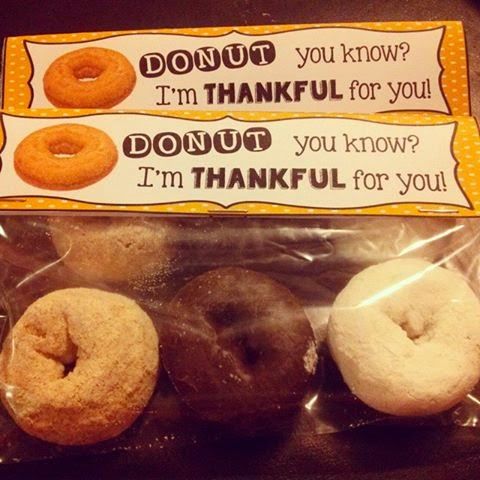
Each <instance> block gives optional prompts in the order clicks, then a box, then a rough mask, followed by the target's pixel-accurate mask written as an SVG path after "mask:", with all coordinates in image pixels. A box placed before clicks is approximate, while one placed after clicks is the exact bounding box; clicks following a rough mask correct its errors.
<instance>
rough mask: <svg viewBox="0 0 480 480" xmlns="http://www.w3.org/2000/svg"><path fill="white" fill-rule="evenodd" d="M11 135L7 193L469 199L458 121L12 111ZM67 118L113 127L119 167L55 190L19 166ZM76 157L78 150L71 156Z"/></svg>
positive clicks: (170, 198) (360, 202) (297, 201)
mask: <svg viewBox="0 0 480 480" xmlns="http://www.w3.org/2000/svg"><path fill="white" fill-rule="evenodd" d="M3 121H4V127H5V132H6V139H7V140H6V144H5V147H4V150H3V152H2V153H1V158H2V162H3V166H2V170H1V172H0V194H1V196H2V197H8V196H51V197H60V198H64V199H69V200H76V201H84V202H91V203H92V204H102V205H109V204H110V205H133V204H140V205H152V204H165V203H173V202H188V201H199V202H214V203H216V204H218V205H219V206H223V207H228V206H231V205H233V204H238V203H244V202H266V203H270V204H278V205H291V206H302V207H309V208H310V207H312V208H329V209H343V208H363V207H369V206H378V205H388V204H402V203H417V204H418V203H420V204H421V203H435V204H445V205H456V206H463V207H467V208H468V207H469V206H470V204H469V201H468V199H467V198H466V196H465V194H464V192H463V191H462V188H461V186H460V183H459V181H458V179H457V177H456V166H457V162H456V159H455V157H454V155H453V153H452V147H451V146H452V139H453V136H454V134H455V128H456V123H455V122H451V123H448V124H440V125H395V124H384V123H377V122H372V121H367V120H357V119H343V118H298V119H287V120H272V121H265V122H245V121H239V120H234V119H231V118H224V119H221V120H214V121H192V120H185V119H175V118H165V117H160V116H151V115H142V114H100V115H92V116H85V117H76V118H74V119H68V120H66V119H58V118H57V119H52V118H48V119H47V118H42V119H40V118H22V117H14V116H9V115H4V116H3ZM62 123H78V124H85V125H89V126H92V127H96V128H98V129H101V130H103V131H104V132H105V133H107V134H108V135H109V136H110V137H111V138H112V140H113V141H114V143H115V145H116V147H117V150H118V156H119V158H118V163H117V165H116V166H115V168H114V169H113V171H112V172H111V173H110V174H109V175H108V176H107V177H105V178H103V179H102V180H100V181H98V182H97V183H94V184H93V185H90V186H87V187H84V188H81V189H78V190H71V191H62V192H59V191H49V190H45V189H41V188H37V187H35V186H31V185H29V184H27V183H25V182H24V181H23V180H21V179H20V178H19V176H18V175H17V174H16V172H15V170H14V167H13V159H14V152H15V149H16V147H17V145H18V144H19V143H20V142H21V140H22V139H23V138H24V137H26V136H27V135H28V134H30V133H32V132H34V131H36V130H38V129H40V128H42V127H46V126H51V125H61V124H62ZM65 161H66V162H68V161H75V157H73V158H72V159H65Z"/></svg>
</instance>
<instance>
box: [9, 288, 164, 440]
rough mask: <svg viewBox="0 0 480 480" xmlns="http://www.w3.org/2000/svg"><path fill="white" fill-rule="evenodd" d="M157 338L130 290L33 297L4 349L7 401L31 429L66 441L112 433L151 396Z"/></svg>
mask: <svg viewBox="0 0 480 480" xmlns="http://www.w3.org/2000/svg"><path fill="white" fill-rule="evenodd" d="M158 358H159V357H158V338H157V334H156V331H155V328H154V326H153V324H152V321H151V320H150V318H149V317H148V315H147V314H146V313H145V312H144V311H143V310H142V309H141V308H140V307H139V306H138V305H137V304H136V303H135V302H134V301H133V300H130V299H128V298H126V297H124V296H121V295H118V294H114V293H109V292H103V291H100V290H94V289H86V288H72V289H65V290H57V291H55V292H53V293H50V294H48V295H46V296H44V297H42V298H40V299H39V300H37V301H36V302H34V303H33V304H32V305H31V306H30V307H29V308H28V309H27V310H26V311H25V313H24V314H23V316H22V317H21V318H20V319H19V320H18V322H17V323H16V324H15V326H14V327H13V329H12V330H11V332H10V334H9V336H8V337H7V339H6V341H5V343H4V345H3V350H2V352H1V353H0V382H1V383H2V387H3V388H2V391H1V396H2V401H3V403H4V405H5V407H6V408H7V410H8V411H9V413H10V415H11V416H12V418H13V419H14V420H15V422H16V423H17V424H18V426H19V427H20V428H22V429H23V430H24V431H25V432H27V433H28V434H30V435H32V436H34V437H37V438H40V439H42V440H45V441H48V442H52V443H57V444H60V445H83V444H91V443H96V442H100V441H102V440H106V439H109V438H113V437H115V436H117V435H119V434H120V433H121V432H123V431H124V430H125V429H126V428H128V427H129V426H130V425H131V424H132V423H133V421H134V420H135V419H136V418H137V417H138V415H139V414H140V413H141V412H142V411H143V409H144V408H145V406H146V404H147V402H148V401H149V399H150V396H151V395H152V392H153V390H154V386H155V383H156V378H157V370H158V363H159V360H158Z"/></svg>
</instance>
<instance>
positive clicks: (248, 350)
mask: <svg viewBox="0 0 480 480" xmlns="http://www.w3.org/2000/svg"><path fill="white" fill-rule="evenodd" d="M208 317H209V318H210V321H211V324H212V325H213V327H214V328H215V330H216V332H217V335H218V343H219V345H220V347H221V348H223V349H225V350H228V351H230V352H231V353H232V354H233V355H234V357H235V358H237V359H238V360H239V361H240V363H241V364H242V366H243V367H246V368H247V369H252V368H254V367H256V366H257V365H258V363H259V361H260V360H261V359H262V357H263V355H264V353H265V351H264V349H263V348H262V347H261V345H260V344H259V342H258V339H257V336H256V335H255V332H254V331H252V328H251V321H252V318H254V315H253V313H252V311H251V310H250V309H249V308H248V307H246V306H244V305H240V304H235V303H224V304H221V305H216V306H215V307H213V308H211V309H210V310H209V311H208Z"/></svg>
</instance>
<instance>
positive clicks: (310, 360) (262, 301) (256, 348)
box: [161, 267, 317, 424]
mask: <svg viewBox="0 0 480 480" xmlns="http://www.w3.org/2000/svg"><path fill="white" fill-rule="evenodd" d="M169 313H170V315H169V316H168V317H167V318H166V319H165V321H164V323H163V325H162V332H161V344H162V359H163V362H164V365H165V368H166V370H167V372H168V374H169V376H170V378H171V380H172V382H173V384H174V385H175V387H176V389H177V390H178V392H179V393H180V396H181V398H182V399H183V400H184V401H185V402H186V403H187V405H189V406H190V407H191V408H192V409H193V410H194V411H195V412H197V414H198V415H199V416H200V417H201V418H203V419H206V420H211V421H217V422H224V423H230V424H233V423H235V424H238V423H242V422H243V421H244V420H245V419H253V418H259V417H264V418H265V417H268V416H269V415H272V413H275V414H277V413H280V412H286V411H288V410H290V409H292V408H293V407H295V406H296V405H298V402H299V401H301V399H302V398H303V396H304V395H305V392H306V389H307V385H308V381H309V379H310V378H311V376H312V375H313V373H314V372H315V368H316V364H317V353H316V348H315V341H314V337H313V332H312V328H311V326H310V324H309V322H308V319H307V317H306V316H305V313H304V311H303V308H302V307H301V306H300V304H299V303H298V300H297V299H296V298H295V297H294V296H293V295H292V294H291V293H290V291H289V290H288V289H287V288H285V287H284V286H283V285H280V284H279V283H277V282H276V281H274V280H272V279H270V278H269V277H267V276H266V275H263V274H260V273H257V272H254V271H250V270H245V269H242V268H232V267H231V268H219V269H216V270H211V271H209V272H207V273H204V274H202V275H200V276H198V277H196V278H194V279H193V280H192V281H190V282H189V283H188V284H187V285H185V286H184V287H183V288H182V289H181V290H180V291H179V292H178V294H177V295H176V296H175V297H174V298H173V300H172V301H171V303H170V306H169ZM247 421H248V420H247Z"/></svg>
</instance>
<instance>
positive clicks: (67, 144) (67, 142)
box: [48, 138, 83, 158]
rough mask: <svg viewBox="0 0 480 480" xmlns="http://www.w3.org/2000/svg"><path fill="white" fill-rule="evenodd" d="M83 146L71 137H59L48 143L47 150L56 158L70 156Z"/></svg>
mask: <svg viewBox="0 0 480 480" xmlns="http://www.w3.org/2000/svg"><path fill="white" fill-rule="evenodd" d="M82 148H83V145H82V144H80V143H79V142H75V141H73V140H71V139H66V138H65V139H59V140H56V141H54V142H51V143H50V144H49V145H48V150H49V152H50V153H51V154H52V155H54V156H55V157H56V158H72V157H74V156H75V155H77V154H78V153H79V152H80V151H81V150H82Z"/></svg>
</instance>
